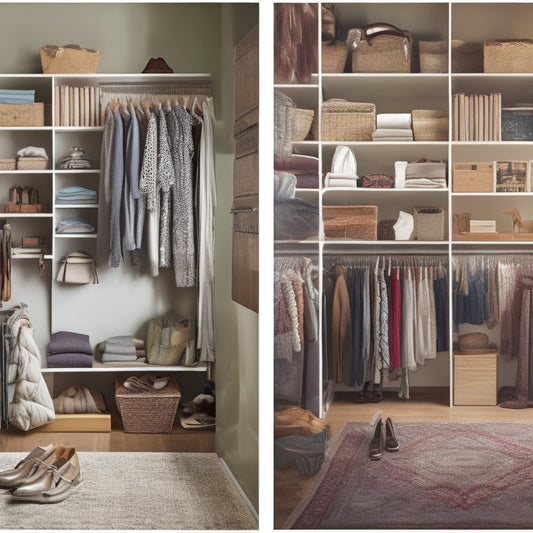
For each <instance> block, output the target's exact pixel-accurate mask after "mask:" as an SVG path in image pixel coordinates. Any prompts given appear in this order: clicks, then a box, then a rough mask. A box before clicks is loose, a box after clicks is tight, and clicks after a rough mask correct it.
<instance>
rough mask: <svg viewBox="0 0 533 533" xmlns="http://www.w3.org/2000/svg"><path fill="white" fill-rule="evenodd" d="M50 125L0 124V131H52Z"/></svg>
mask: <svg viewBox="0 0 533 533" xmlns="http://www.w3.org/2000/svg"><path fill="white" fill-rule="evenodd" d="M53 129H54V128H53V127H52V126H1V127H0V131H52V130H53Z"/></svg>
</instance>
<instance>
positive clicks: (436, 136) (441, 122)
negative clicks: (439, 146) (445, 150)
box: [411, 109, 448, 141]
mask: <svg viewBox="0 0 533 533" xmlns="http://www.w3.org/2000/svg"><path fill="white" fill-rule="evenodd" d="M411 122H412V125H413V135H414V139H415V141H447V140H448V112H447V111H439V110H436V109H413V111H412V113H411Z"/></svg>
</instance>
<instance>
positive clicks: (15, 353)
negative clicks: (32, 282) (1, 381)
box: [8, 307, 55, 431]
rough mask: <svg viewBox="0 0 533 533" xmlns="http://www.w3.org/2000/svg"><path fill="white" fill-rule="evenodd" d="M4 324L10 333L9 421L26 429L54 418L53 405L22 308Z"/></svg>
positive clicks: (27, 320)
mask: <svg viewBox="0 0 533 533" xmlns="http://www.w3.org/2000/svg"><path fill="white" fill-rule="evenodd" d="M8 327H9V330H10V331H11V335H12V339H11V353H10V356H9V371H8V390H9V398H10V403H9V423H10V424H11V425H13V426H15V427H17V428H19V429H22V430H23V431H28V430H30V429H33V428H36V427H39V426H42V425H44V424H47V423H48V422H51V421H52V420H54V418H55V411H54V404H53V402H52V398H51V396H50V393H49V391H48V388H47V386H46V383H45V381H44V378H43V376H42V374H41V354H40V352H39V348H38V347H37V344H36V342H35V339H34V338H33V328H32V325H31V321H30V315H29V314H28V311H27V309H26V308H25V307H22V308H20V309H17V310H16V311H15V312H14V313H13V315H12V316H11V318H10V319H9V320H8Z"/></svg>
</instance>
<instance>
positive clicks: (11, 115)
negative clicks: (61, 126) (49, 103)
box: [0, 102, 44, 128]
mask: <svg viewBox="0 0 533 533" xmlns="http://www.w3.org/2000/svg"><path fill="white" fill-rule="evenodd" d="M13 126H20V127H24V128H27V127H39V126H44V104H43V103H42V102H40V103H36V104H0V127H3V128H7V127H13Z"/></svg>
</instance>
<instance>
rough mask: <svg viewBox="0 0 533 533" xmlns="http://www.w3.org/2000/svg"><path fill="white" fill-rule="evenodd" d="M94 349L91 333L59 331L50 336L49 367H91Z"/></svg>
mask: <svg viewBox="0 0 533 533" xmlns="http://www.w3.org/2000/svg"><path fill="white" fill-rule="evenodd" d="M92 365H93V349H92V348H91V343H90V341H89V335H84V334H82V333H74V332H72V331H58V332H56V333H52V335H51V336H50V344H49V346H48V368H63V367H68V368H70V367H73V368H82V367H91V366H92Z"/></svg>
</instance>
